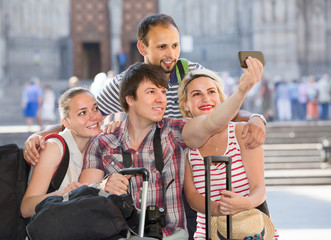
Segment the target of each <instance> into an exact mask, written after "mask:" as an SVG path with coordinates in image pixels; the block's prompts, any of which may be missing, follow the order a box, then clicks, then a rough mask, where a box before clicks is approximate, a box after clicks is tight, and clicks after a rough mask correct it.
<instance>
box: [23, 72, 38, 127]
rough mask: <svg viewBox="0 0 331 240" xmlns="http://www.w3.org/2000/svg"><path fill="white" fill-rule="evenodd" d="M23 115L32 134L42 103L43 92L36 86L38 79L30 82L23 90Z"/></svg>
mask: <svg viewBox="0 0 331 240" xmlns="http://www.w3.org/2000/svg"><path fill="white" fill-rule="evenodd" d="M22 98H23V100H22V101H23V104H24V106H23V114H24V117H25V119H26V125H27V126H28V131H29V132H31V126H32V123H33V120H34V118H36V117H37V114H38V110H39V108H40V106H41V103H42V90H41V88H40V87H39V86H38V85H37V84H36V79H33V80H31V81H30V83H29V84H28V85H27V86H26V88H24V90H23V96H22Z"/></svg>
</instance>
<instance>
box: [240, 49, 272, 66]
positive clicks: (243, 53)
mask: <svg viewBox="0 0 331 240" xmlns="http://www.w3.org/2000/svg"><path fill="white" fill-rule="evenodd" d="M249 56H251V57H252V58H257V59H258V60H260V62H261V63H262V64H263V66H265V60H264V55H263V53H262V52H260V51H239V52H238V58H239V63H240V66H241V67H242V68H247V64H246V59H247V58H248V57H249Z"/></svg>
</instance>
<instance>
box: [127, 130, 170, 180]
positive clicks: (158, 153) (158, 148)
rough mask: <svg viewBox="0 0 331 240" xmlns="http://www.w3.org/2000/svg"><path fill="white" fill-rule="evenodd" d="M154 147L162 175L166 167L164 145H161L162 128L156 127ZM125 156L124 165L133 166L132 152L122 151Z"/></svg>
mask: <svg viewBox="0 0 331 240" xmlns="http://www.w3.org/2000/svg"><path fill="white" fill-rule="evenodd" d="M153 147H154V158H155V167H156V169H157V170H158V171H159V173H160V174H161V175H162V170H163V167H164V162H163V155H162V146H161V135H160V128H158V127H156V129H155V133H154V138H153ZM122 156H123V165H124V167H125V168H129V167H131V166H132V158H131V154H130V153H128V152H124V151H122Z"/></svg>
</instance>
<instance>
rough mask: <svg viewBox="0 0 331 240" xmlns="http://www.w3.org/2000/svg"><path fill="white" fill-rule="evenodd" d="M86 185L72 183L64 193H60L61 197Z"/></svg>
mask: <svg viewBox="0 0 331 240" xmlns="http://www.w3.org/2000/svg"><path fill="white" fill-rule="evenodd" d="M83 185H84V184H81V183H79V182H76V181H74V182H72V183H69V184H68V185H67V186H66V187H65V188H64V189H63V191H62V192H60V195H61V196H63V195H64V194H66V193H68V192H70V191H72V190H75V189H76V188H79V187H81V186H83Z"/></svg>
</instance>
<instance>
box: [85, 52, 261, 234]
mask: <svg viewBox="0 0 331 240" xmlns="http://www.w3.org/2000/svg"><path fill="white" fill-rule="evenodd" d="M247 64H248V65H249V68H248V69H247V70H245V74H244V75H243V77H242V78H241V80H242V81H241V83H240V85H239V87H238V90H237V91H236V92H235V93H234V94H233V95H232V96H231V97H229V98H228V100H227V101H226V102H224V104H221V105H219V106H218V107H217V108H216V109H215V111H214V112H213V113H211V114H209V115H202V116H199V117H196V118H192V119H176V118H164V117H163V116H164V112H165V109H166V106H167V99H166V92H167V88H168V80H167V77H166V76H165V74H164V72H163V71H161V70H160V69H159V68H158V67H157V66H154V65H152V64H143V63H137V64H135V65H132V66H131V67H130V68H129V69H128V70H127V71H126V73H125V75H124V76H123V80H122V82H121V89H120V93H119V95H120V104H121V107H122V109H123V110H124V111H125V112H126V113H127V115H128V118H127V119H126V120H124V122H123V123H122V124H121V127H120V128H119V129H117V130H116V131H115V132H114V133H113V134H100V135H99V136H97V137H96V138H94V139H93V140H92V142H91V143H90V145H89V147H88V149H87V152H86V155H85V162H84V170H83V171H82V173H81V176H80V179H79V181H80V182H82V183H86V184H92V183H97V182H99V181H100V180H102V179H103V177H104V176H105V175H106V174H110V176H109V178H108V179H107V183H106V185H105V190H107V191H108V192H109V193H112V194H124V193H127V191H130V193H131V195H132V197H133V201H134V204H135V205H136V206H137V207H139V206H140V199H141V193H142V189H141V187H142V182H141V179H140V177H139V176H133V177H131V179H130V182H129V181H128V179H127V177H126V176H123V175H121V174H118V171H119V170H120V169H122V168H124V166H125V165H126V163H125V162H124V159H125V158H124V155H126V154H127V153H128V154H129V155H130V157H131V162H132V166H133V167H144V168H146V169H147V170H148V171H149V172H150V179H149V186H148V190H147V193H148V196H147V205H156V206H158V207H162V208H165V209H166V226H165V227H164V228H163V229H162V230H163V236H164V237H170V238H167V239H187V237H188V236H187V234H186V231H185V229H186V221H185V211H184V205H183V192H182V190H183V183H184V169H185V161H184V159H185V155H186V152H187V149H188V148H193V149H196V148H199V147H201V146H202V145H203V144H204V143H205V142H206V141H207V140H208V139H209V138H210V137H211V136H212V135H213V134H215V133H216V132H218V131H219V130H220V129H223V128H225V127H226V126H227V124H228V122H229V121H230V120H231V119H232V118H233V117H234V116H235V115H236V113H237V112H238V110H239V108H240V106H241V104H242V102H243V101H244V99H245V97H246V95H247V93H248V91H249V90H250V89H251V88H252V87H253V86H254V85H255V84H256V83H257V82H258V81H259V80H260V77H261V74H262V69H263V66H262V64H261V63H260V62H259V61H258V60H256V59H253V58H249V59H248V60H247ZM224 113H225V114H224ZM157 128H158V129H160V141H161V144H160V148H161V149H160V151H162V154H160V156H162V160H161V161H163V163H164V167H163V168H162V170H159V168H158V167H157V164H156V159H155V156H154V152H155V151H157V150H156V149H154V144H153V138H154V133H155V132H156V129H157ZM158 171H160V172H158Z"/></svg>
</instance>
